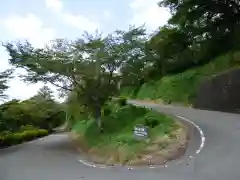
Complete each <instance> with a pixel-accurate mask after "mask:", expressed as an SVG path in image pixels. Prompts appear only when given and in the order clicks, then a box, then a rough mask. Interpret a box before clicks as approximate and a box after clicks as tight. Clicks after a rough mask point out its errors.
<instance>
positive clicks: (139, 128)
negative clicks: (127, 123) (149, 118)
mask: <svg viewBox="0 0 240 180" xmlns="http://www.w3.org/2000/svg"><path fill="white" fill-rule="evenodd" d="M133 132H134V135H135V137H136V138H138V139H139V138H140V139H145V138H148V136H149V134H148V127H147V126H144V125H141V124H138V125H136V126H135V127H134V130H133Z"/></svg>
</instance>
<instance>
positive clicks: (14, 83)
mask: <svg viewBox="0 0 240 180" xmlns="http://www.w3.org/2000/svg"><path fill="white" fill-rule="evenodd" d="M0 27H1V29H3V30H4V35H5V34H6V37H5V36H4V39H7V40H16V39H19V40H29V41H30V42H31V43H32V44H33V45H34V46H35V47H42V46H43V45H44V44H46V43H48V42H49V41H50V40H52V39H53V38H54V37H55V32H54V30H53V29H51V28H47V27H44V23H43V22H42V21H41V20H40V19H39V18H38V17H36V16H35V15H34V14H31V13H29V14H27V15H25V16H18V15H12V16H9V17H7V18H5V19H2V20H0ZM0 51H1V57H0V59H1V63H0V65H1V68H0V71H4V70H5V69H7V68H11V65H10V64H8V59H9V56H8V54H7V52H6V51H5V50H4V49H3V47H0ZM19 73H20V74H23V73H25V71H24V70H23V69H17V70H16V74H19ZM9 85H10V88H9V89H8V91H7V94H8V95H9V96H10V98H11V99H12V98H17V99H27V98H29V97H31V96H33V95H34V94H36V92H37V91H38V89H39V88H40V87H41V86H42V84H41V83H38V84H35V85H26V84H25V83H24V82H21V81H20V79H19V78H18V77H15V78H14V79H12V80H11V81H10V82H9ZM52 89H54V88H52Z"/></svg>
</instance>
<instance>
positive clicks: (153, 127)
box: [70, 102, 188, 165]
mask: <svg viewBox="0 0 240 180" xmlns="http://www.w3.org/2000/svg"><path fill="white" fill-rule="evenodd" d="M108 106H109V107H111V108H109V111H108V114H107V115H105V116H104V117H103V119H102V120H103V126H104V132H103V133H101V134H99V131H98V129H97V126H96V123H94V120H92V119H85V120H84V119H83V120H80V121H78V122H77V123H75V125H74V126H73V128H72V132H71V133H70V134H71V137H72V138H73V140H74V142H75V143H76V144H77V146H78V147H79V150H80V151H83V152H84V153H87V155H88V156H89V158H90V159H91V161H93V162H95V163H100V164H107V165H113V164H123V165H149V164H152V165H160V164H164V162H165V161H168V160H171V159H175V158H177V157H179V156H181V155H183V154H184V153H185V148H186V146H187V141H188V136H187V133H188V128H187V127H186V126H185V125H184V124H182V123H180V122H178V121H175V120H174V119H173V118H171V117H168V116H165V115H163V114H160V113H158V112H153V111H149V110H146V109H144V108H140V107H135V106H132V105H125V106H119V105H117V104H116V103H114V102H111V103H110V104H109V105H108ZM137 124H144V125H146V126H148V127H149V138H147V139H145V140H141V141H139V140H136V139H135V137H134V135H133V128H134V126H135V125H137ZM149 157H151V159H152V160H151V161H150V159H149Z"/></svg>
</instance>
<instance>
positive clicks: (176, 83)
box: [122, 52, 240, 105]
mask: <svg viewBox="0 0 240 180" xmlns="http://www.w3.org/2000/svg"><path fill="white" fill-rule="evenodd" d="M239 67H240V52H235V53H228V54H225V55H222V56H219V57H217V58H216V59H215V60H213V61H211V62H210V63H208V64H206V65H204V66H200V67H197V68H193V69H189V70H187V71H185V72H183V73H179V74H175V75H169V76H165V77H163V78H161V79H160V80H158V81H152V82H148V83H145V84H143V85H142V86H141V87H140V89H139V91H138V92H137V94H136V95H135V96H133V95H132V93H130V94H129V95H128V94H127V93H128V92H134V89H133V88H126V89H125V88H124V89H123V90H122V92H123V95H124V96H125V97H129V98H135V99H153V100H155V99H161V100H163V101H165V102H168V101H171V102H180V103H183V104H185V105H187V104H191V103H192V102H193V100H194V98H195V96H196V92H197V89H198V87H199V85H200V84H201V83H202V82H203V81H205V80H207V79H211V78H214V76H216V75H219V74H221V73H224V72H227V71H231V70H233V69H236V68H239ZM129 89H131V91H130V90H129Z"/></svg>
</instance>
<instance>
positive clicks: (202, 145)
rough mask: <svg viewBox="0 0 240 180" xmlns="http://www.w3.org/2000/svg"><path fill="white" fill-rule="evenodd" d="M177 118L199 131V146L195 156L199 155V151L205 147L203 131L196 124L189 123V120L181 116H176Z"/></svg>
mask: <svg viewBox="0 0 240 180" xmlns="http://www.w3.org/2000/svg"><path fill="white" fill-rule="evenodd" d="M177 117H178V118H180V119H182V120H184V121H187V122H189V123H191V124H192V125H193V126H194V127H196V128H197V130H198V131H199V133H200V136H201V144H200V147H199V148H198V149H197V151H196V154H199V153H200V152H201V150H202V149H203V147H204V145H205V141H206V137H205V135H204V133H203V130H202V129H201V128H200V127H199V126H198V125H197V124H195V123H194V122H192V121H190V120H189V119H187V118H185V117H182V116H179V115H177Z"/></svg>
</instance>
